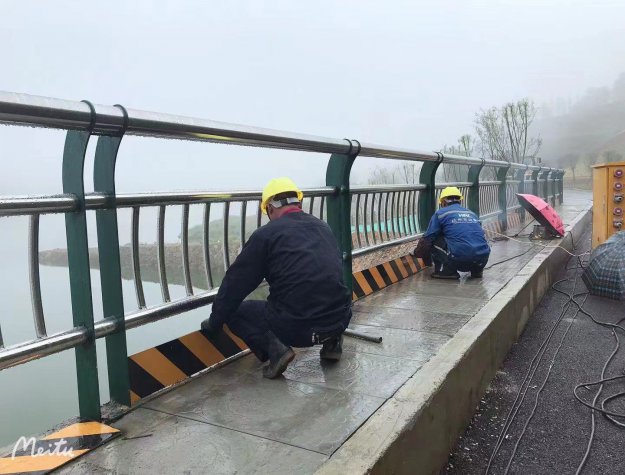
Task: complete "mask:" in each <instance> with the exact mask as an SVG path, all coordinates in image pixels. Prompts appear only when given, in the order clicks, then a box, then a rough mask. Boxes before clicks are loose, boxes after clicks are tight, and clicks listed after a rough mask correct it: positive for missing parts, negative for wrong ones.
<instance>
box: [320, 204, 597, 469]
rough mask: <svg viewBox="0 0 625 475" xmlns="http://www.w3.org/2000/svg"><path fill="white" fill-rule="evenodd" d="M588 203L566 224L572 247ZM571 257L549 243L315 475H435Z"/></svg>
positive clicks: (565, 244) (566, 243) (587, 219)
mask: <svg viewBox="0 0 625 475" xmlns="http://www.w3.org/2000/svg"><path fill="white" fill-rule="evenodd" d="M590 223H591V212H590V210H589V209H586V210H584V211H583V212H582V213H580V214H579V215H578V216H577V218H576V219H575V220H573V221H572V222H571V224H570V225H569V226H568V228H567V234H566V236H565V237H564V238H563V239H562V240H561V241H560V247H561V248H564V249H566V250H568V251H571V250H572V249H573V248H574V245H573V244H574V243H576V242H577V241H578V239H579V238H580V236H581V234H582V233H583V231H584V230H585V229H587V227H588V226H590ZM568 257H569V255H568V254H567V253H566V252H564V251H563V250H562V249H556V248H553V247H548V248H545V249H543V250H542V251H541V252H539V253H538V254H537V255H536V256H535V257H534V258H533V259H532V260H531V261H530V262H529V263H528V264H527V265H526V266H525V267H524V268H523V269H522V270H521V271H520V272H519V273H518V274H517V275H516V276H515V277H514V278H512V280H510V282H508V284H507V285H506V286H505V287H504V288H503V289H502V290H501V291H500V292H498V293H497V294H496V295H495V296H494V297H493V298H492V299H491V300H489V302H488V303H487V304H486V305H485V306H484V307H482V309H481V310H480V311H479V312H478V313H477V314H476V315H475V316H474V317H473V318H472V319H471V320H469V321H468V322H467V323H466V324H465V325H464V327H462V328H461V329H460V330H459V331H458V332H457V333H456V335H455V336H454V337H453V338H452V339H451V340H449V342H447V344H446V345H445V346H444V347H443V348H441V350H440V351H439V352H438V353H437V354H436V355H435V356H434V357H433V358H432V359H431V360H430V361H428V362H427V363H426V364H425V365H424V366H423V367H422V368H421V369H420V370H419V371H417V372H416V373H415V374H414V376H413V377H412V378H410V379H409V380H408V381H407V382H406V383H405V384H404V385H403V386H402V387H401V388H400V389H399V390H398V391H397V392H396V393H395V395H394V396H393V397H392V398H390V399H389V400H387V401H386V403H384V404H383V405H382V406H381V407H380V409H378V410H377V411H376V412H375V413H374V414H373V415H372V416H371V417H370V418H369V419H368V420H367V422H366V423H365V424H363V426H362V427H361V428H360V429H359V430H358V431H356V432H355V433H354V434H353V435H352V437H351V438H350V439H349V440H348V441H347V442H345V443H344V444H343V445H342V446H341V447H340V448H339V449H338V450H337V451H336V452H335V453H334V454H333V455H332V457H330V459H328V461H327V462H326V463H324V464H323V465H322V466H321V467H320V468H319V470H318V471H317V474H323V475H326V474H344V473H350V474H357V473H373V474H436V473H438V472H439V470H440V468H441V467H442V466H443V464H444V463H445V462H446V461H447V458H448V455H449V452H450V450H451V449H452V448H453V447H454V446H455V443H456V440H457V438H458V436H459V435H461V434H462V432H463V431H464V429H465V428H466V426H467V425H468V423H469V422H470V420H471V417H472V416H473V414H474V412H475V409H476V407H477V405H478V403H479V401H480V398H481V397H482V396H483V394H484V392H485V390H486V388H487V387H488V385H489V383H490V381H491V380H492V378H493V377H494V376H495V373H496V372H497V370H498V368H499V367H500V366H501V365H502V363H503V361H504V359H505V357H506V355H507V354H508V351H509V350H510V348H511V346H512V345H513V344H514V342H515V341H516V340H517V339H518V337H519V335H520V334H521V332H522V331H523V329H524V327H525V324H526V323H527V321H528V319H529V317H530V315H532V313H533V311H534V309H535V308H536V306H537V305H538V303H539V302H540V300H541V298H542V297H543V295H544V294H545V292H546V291H547V289H548V288H549V286H550V285H551V284H552V283H553V279H554V276H555V275H556V273H557V272H558V270H559V269H561V268H562V266H563V265H564V264H565V262H566V261H567V259H568Z"/></svg>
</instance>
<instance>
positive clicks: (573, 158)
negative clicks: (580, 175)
mask: <svg viewBox="0 0 625 475" xmlns="http://www.w3.org/2000/svg"><path fill="white" fill-rule="evenodd" d="M559 162H560V164H561V165H560V166H561V167H563V168H569V169H570V170H571V174H572V175H573V186H575V169H576V168H577V165H579V155H577V154H576V153H567V154H566V155H564V156H562V157H560V160H559Z"/></svg>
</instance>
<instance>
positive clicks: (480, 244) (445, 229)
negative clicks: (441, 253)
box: [423, 204, 490, 261]
mask: <svg viewBox="0 0 625 475" xmlns="http://www.w3.org/2000/svg"><path fill="white" fill-rule="evenodd" d="M440 236H443V237H444V238H445V242H446V243H447V249H448V250H449V252H450V254H451V257H453V258H454V259H456V260H458V261H470V260H472V259H475V258H476V257H482V256H485V255H488V254H490V247H489V246H488V242H487V241H486V237H485V236H484V230H483V229H482V225H481V224H480V220H479V218H478V217H477V215H476V214H475V213H474V212H473V211H471V210H468V209H466V208H464V207H463V206H460V205H459V204H452V205H449V206H446V207H444V208H440V209H438V210H437V211H436V213H434V215H433V216H432V219H430V224H429V225H428V229H427V231H425V234H424V235H423V238H424V239H428V240H431V241H436V239H437V238H438V237H440Z"/></svg>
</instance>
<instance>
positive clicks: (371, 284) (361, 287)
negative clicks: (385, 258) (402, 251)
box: [352, 254, 426, 300]
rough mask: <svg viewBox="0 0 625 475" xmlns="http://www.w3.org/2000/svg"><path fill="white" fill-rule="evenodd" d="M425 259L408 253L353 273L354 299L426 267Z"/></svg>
mask: <svg viewBox="0 0 625 475" xmlns="http://www.w3.org/2000/svg"><path fill="white" fill-rule="evenodd" d="M425 267H426V266H425V264H424V263H423V260H422V259H420V258H417V257H414V256H412V255H411V254H408V255H406V256H403V257H398V258H397V259H394V260H392V261H389V262H385V263H383V264H379V265H377V266H374V267H371V268H369V269H364V270H362V271H359V272H354V274H353V281H352V282H353V287H354V292H353V294H352V299H353V300H358V299H360V298H362V297H365V296H367V295H370V294H372V293H373V292H376V291H378V290H381V289H383V288H384V287H387V286H389V285H391V284H394V283H395V282H399V281H400V280H402V279H405V278H406V277H408V276H411V275H414V274H416V273H417V272H419V271H421V270H423V269H424V268H425Z"/></svg>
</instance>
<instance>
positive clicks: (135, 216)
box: [130, 206, 145, 308]
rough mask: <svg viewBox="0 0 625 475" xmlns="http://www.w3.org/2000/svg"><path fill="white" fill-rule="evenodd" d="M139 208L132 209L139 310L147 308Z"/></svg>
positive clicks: (136, 291)
mask: <svg viewBox="0 0 625 475" xmlns="http://www.w3.org/2000/svg"><path fill="white" fill-rule="evenodd" d="M139 210H140V208H139V206H133V208H132V223H131V226H130V227H131V233H130V243H131V246H130V248H131V252H132V273H133V278H134V283H135V294H136V296H137V305H138V307H139V308H145V294H144V293H143V282H142V280H141V263H140V261H139Z"/></svg>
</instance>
